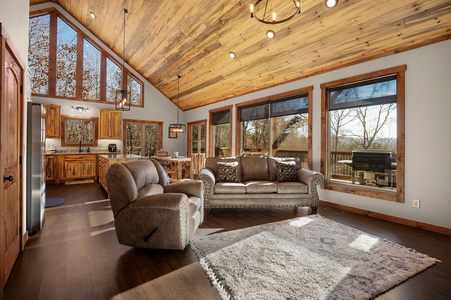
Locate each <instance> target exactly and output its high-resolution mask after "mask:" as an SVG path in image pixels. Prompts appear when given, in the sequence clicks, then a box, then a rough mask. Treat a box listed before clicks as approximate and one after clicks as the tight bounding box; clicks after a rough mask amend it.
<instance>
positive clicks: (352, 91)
mask: <svg viewBox="0 0 451 300" xmlns="http://www.w3.org/2000/svg"><path fill="white" fill-rule="evenodd" d="M395 102H396V78H393V77H388V78H385V79H377V80H375V81H371V82H367V84H362V83H359V84H357V85H350V86H344V87H339V88H336V89H333V90H331V91H330V93H329V110H334V109H340V108H352V107H358V106H364V105H379V104H384V103H395Z"/></svg>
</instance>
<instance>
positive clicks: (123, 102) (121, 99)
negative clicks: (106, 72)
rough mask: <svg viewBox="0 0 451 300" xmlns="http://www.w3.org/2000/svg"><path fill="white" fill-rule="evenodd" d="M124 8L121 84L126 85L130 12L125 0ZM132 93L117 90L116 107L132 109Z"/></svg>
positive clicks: (118, 108)
mask: <svg viewBox="0 0 451 300" xmlns="http://www.w3.org/2000/svg"><path fill="white" fill-rule="evenodd" d="M123 6H124V8H123V12H124V29H123V32H124V40H123V47H122V80H121V85H124V74H125V71H124V70H125V69H124V68H125V58H124V56H125V16H126V15H127V14H128V10H127V9H126V8H125V1H124V4H123ZM130 95H131V91H128V90H126V89H125V90H123V89H120V90H117V91H116V102H115V103H114V104H115V109H116V110H122V111H125V110H130Z"/></svg>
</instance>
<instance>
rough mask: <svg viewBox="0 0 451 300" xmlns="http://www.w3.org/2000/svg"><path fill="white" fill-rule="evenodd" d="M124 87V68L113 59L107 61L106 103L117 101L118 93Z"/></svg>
mask: <svg viewBox="0 0 451 300" xmlns="http://www.w3.org/2000/svg"><path fill="white" fill-rule="evenodd" d="M121 86H122V68H121V67H119V66H118V65H117V64H116V63H115V62H114V61H113V60H112V59H110V58H107V59H106V101H108V102H114V101H116V91H117V90H120V89H121Z"/></svg>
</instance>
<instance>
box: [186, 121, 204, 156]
mask: <svg viewBox="0 0 451 300" xmlns="http://www.w3.org/2000/svg"><path fill="white" fill-rule="evenodd" d="M206 123H207V122H206V121H205V120H202V121H197V122H191V123H188V155H191V154H193V153H205V140H206Z"/></svg>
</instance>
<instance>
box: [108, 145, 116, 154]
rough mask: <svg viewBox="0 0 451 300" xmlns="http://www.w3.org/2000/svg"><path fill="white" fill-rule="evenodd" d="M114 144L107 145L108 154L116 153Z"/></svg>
mask: <svg viewBox="0 0 451 300" xmlns="http://www.w3.org/2000/svg"><path fill="white" fill-rule="evenodd" d="M116 149H117V146H116V144H108V152H116Z"/></svg>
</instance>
